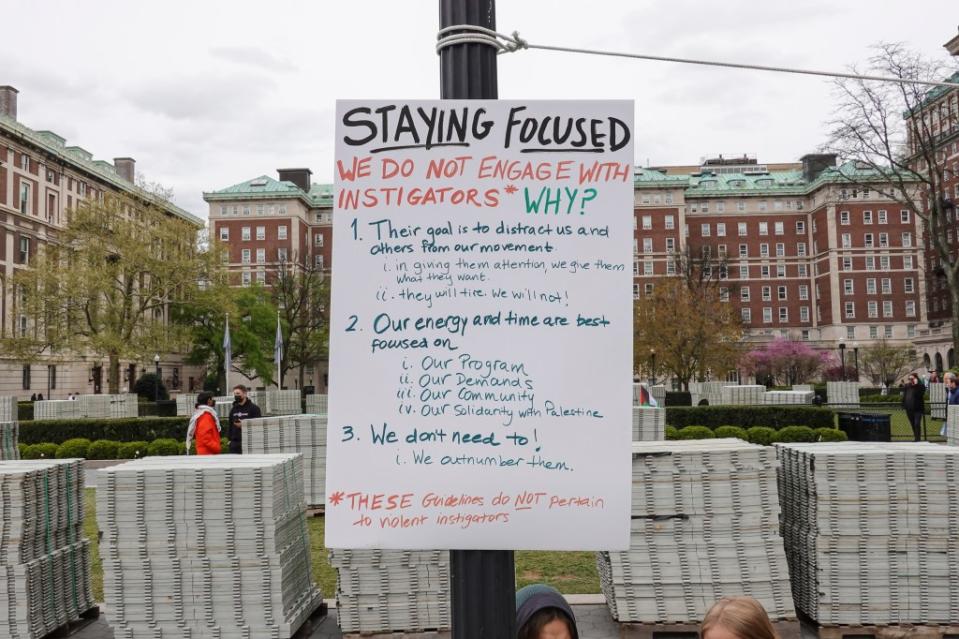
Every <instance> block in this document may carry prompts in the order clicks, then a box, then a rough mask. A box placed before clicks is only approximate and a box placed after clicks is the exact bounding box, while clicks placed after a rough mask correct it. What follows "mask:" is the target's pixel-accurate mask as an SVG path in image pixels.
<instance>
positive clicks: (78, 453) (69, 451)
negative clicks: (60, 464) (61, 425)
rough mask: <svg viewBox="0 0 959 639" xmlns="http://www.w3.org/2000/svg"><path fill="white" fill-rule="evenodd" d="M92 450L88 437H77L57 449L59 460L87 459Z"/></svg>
mask: <svg viewBox="0 0 959 639" xmlns="http://www.w3.org/2000/svg"><path fill="white" fill-rule="evenodd" d="M89 450H90V440H89V439H87V438H86V437H75V438H74V439H68V440H67V441H65V442H63V443H62V444H60V447H59V448H58V449H57V459H73V458H80V459H86V457H87V451H89Z"/></svg>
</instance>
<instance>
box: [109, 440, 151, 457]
mask: <svg viewBox="0 0 959 639" xmlns="http://www.w3.org/2000/svg"><path fill="white" fill-rule="evenodd" d="M148 447H149V444H147V443H146V442H124V443H122V444H120V447H119V449H118V450H117V459H140V458H141V457H146V456H147V455H148V454H149V453H148V452H147V449H148Z"/></svg>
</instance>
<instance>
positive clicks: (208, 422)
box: [186, 391, 220, 455]
mask: <svg viewBox="0 0 959 639" xmlns="http://www.w3.org/2000/svg"><path fill="white" fill-rule="evenodd" d="M214 406H216V400H214V399H213V393H210V392H207V391H203V392H202V393H200V394H199V395H197V396H196V404H194V405H193V408H194V409H195V410H194V411H193V416H192V417H190V425H189V426H188V427H187V429H186V454H187V455H189V454H190V444H192V443H193V440H194V439H195V440H196V454H197V455H219V454H220V418H219V417H217V415H216V409H215V408H214Z"/></svg>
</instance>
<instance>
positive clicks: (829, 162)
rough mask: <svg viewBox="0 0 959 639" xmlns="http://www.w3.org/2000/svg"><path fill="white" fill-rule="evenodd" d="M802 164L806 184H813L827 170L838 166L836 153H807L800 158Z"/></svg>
mask: <svg viewBox="0 0 959 639" xmlns="http://www.w3.org/2000/svg"><path fill="white" fill-rule="evenodd" d="M799 161H800V162H802V176H803V179H804V180H805V181H806V182H812V181H813V180H815V179H816V178H817V177H819V174H820V173H822V172H823V171H825V170H826V169H831V168H832V167H834V166H836V154H835V153H807V154H806V155H804V156H802V157H801V158H799Z"/></svg>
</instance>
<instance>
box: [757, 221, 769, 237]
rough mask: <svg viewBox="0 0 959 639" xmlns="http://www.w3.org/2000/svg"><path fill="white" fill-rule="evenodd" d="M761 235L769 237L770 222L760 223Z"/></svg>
mask: <svg viewBox="0 0 959 639" xmlns="http://www.w3.org/2000/svg"><path fill="white" fill-rule="evenodd" d="M759 234H760V235H769V222H760V223H759Z"/></svg>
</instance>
